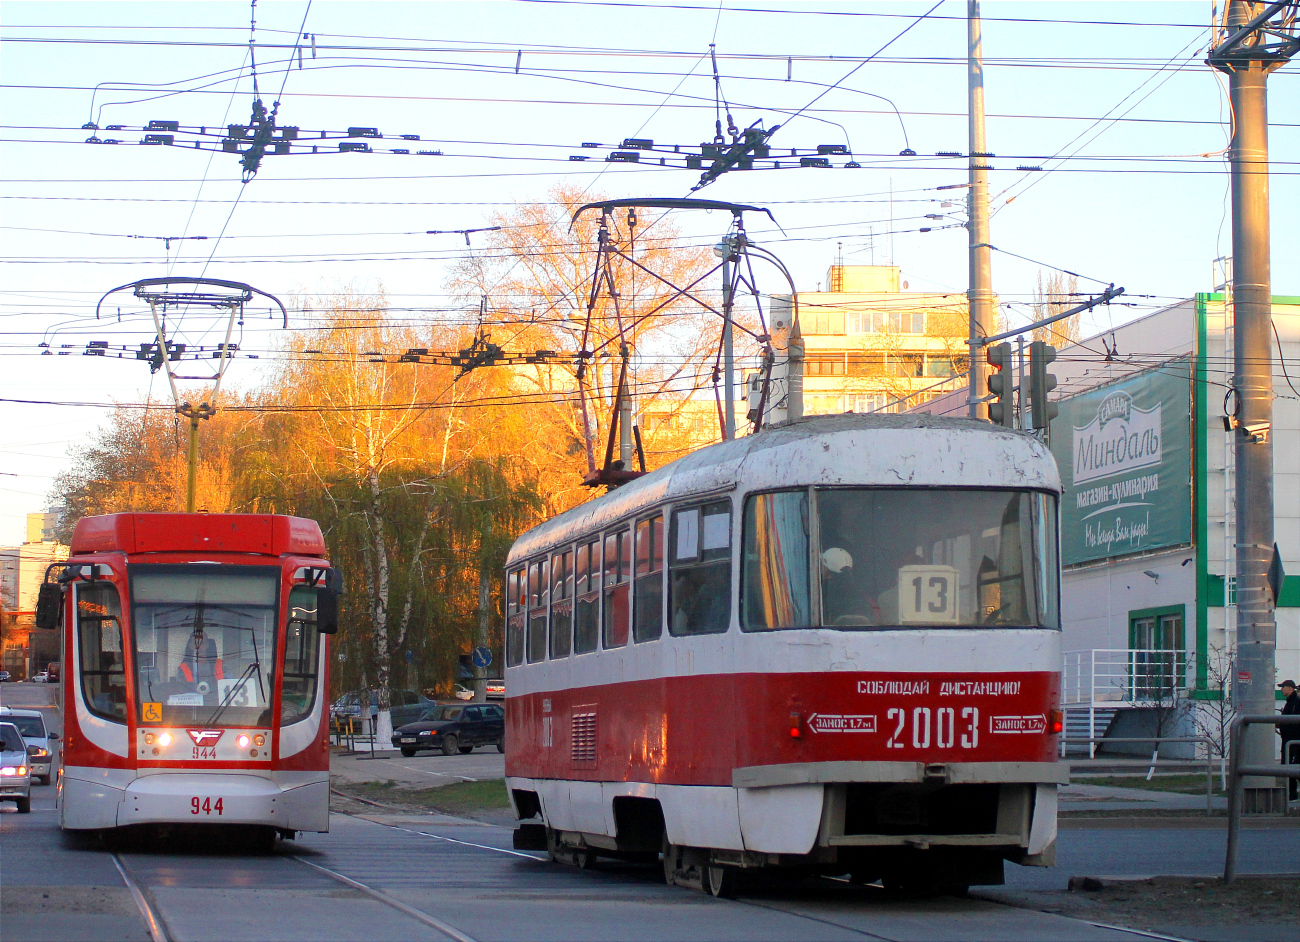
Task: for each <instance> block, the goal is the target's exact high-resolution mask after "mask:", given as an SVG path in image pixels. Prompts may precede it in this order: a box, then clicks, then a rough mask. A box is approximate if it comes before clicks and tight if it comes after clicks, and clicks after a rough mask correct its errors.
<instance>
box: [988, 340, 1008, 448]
mask: <svg viewBox="0 0 1300 942" xmlns="http://www.w3.org/2000/svg"><path fill="white" fill-rule="evenodd" d="M985 356H986V358H987V359H988V361H989V365H990V366H992V367H993V372H991V373H989V392H991V393H992V394H993V400H992V401H991V402H990V403H989V421H990V422H993V423H994V424H996V425H1003V426H1006V427H1007V428H1015V426H1016V410H1015V408H1014V407H1013V405H1012V401H1011V394H1012V391H1013V389H1014V387H1015V383H1014V382H1013V380H1012V376H1011V344H1009V343H999V344H996V345H994V346H992V347H989V348H988V351H987V352H986V354H985Z"/></svg>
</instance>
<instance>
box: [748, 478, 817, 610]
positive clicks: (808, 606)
mask: <svg viewBox="0 0 1300 942" xmlns="http://www.w3.org/2000/svg"><path fill="white" fill-rule="evenodd" d="M742 553H743V556H742V561H743V566H742V570H741V623H740V625H741V627H742V628H743V629H745V630H746V631H767V630H771V629H775V628H800V627H806V626H809V625H811V624H812V594H811V590H810V582H809V578H808V492H807V491H802V490H799V491H778V492H776V493H773V494H755V495H754V496H752V497H750V498H749V500H748V501H746V502H745V527H744V538H743V549H742Z"/></svg>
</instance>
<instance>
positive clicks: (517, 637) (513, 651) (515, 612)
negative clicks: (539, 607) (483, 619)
mask: <svg viewBox="0 0 1300 942" xmlns="http://www.w3.org/2000/svg"><path fill="white" fill-rule="evenodd" d="M526 591H527V580H526V579H525V578H524V571H523V570H522V569H515V570H514V571H512V572H510V573H509V574H508V575H507V576H506V666H507V667H514V666H516V665H518V664H520V663H522V662H523V659H524V618H525V615H524V611H525V608H526V606H525V599H524V594H525V592H526Z"/></svg>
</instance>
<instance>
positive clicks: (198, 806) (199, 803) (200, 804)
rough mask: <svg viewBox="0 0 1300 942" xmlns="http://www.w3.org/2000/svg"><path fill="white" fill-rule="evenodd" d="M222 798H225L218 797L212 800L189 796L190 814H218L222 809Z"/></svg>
mask: <svg viewBox="0 0 1300 942" xmlns="http://www.w3.org/2000/svg"><path fill="white" fill-rule="evenodd" d="M224 800H225V799H222V798H218V799H217V800H216V801H213V800H212V799H211V798H191V799H190V814H206V815H213V814H215V815H218V816H220V815H221V813H222V811H223V810H224V809H223V808H222V802H223V801H224Z"/></svg>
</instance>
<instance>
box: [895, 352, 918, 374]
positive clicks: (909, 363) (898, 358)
mask: <svg viewBox="0 0 1300 942" xmlns="http://www.w3.org/2000/svg"><path fill="white" fill-rule="evenodd" d="M889 373H890V374H891V375H894V376H904V377H907V378H909V379H911V378H915V377H919V376H924V375H925V354H923V353H891V354H890V355H889Z"/></svg>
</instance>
